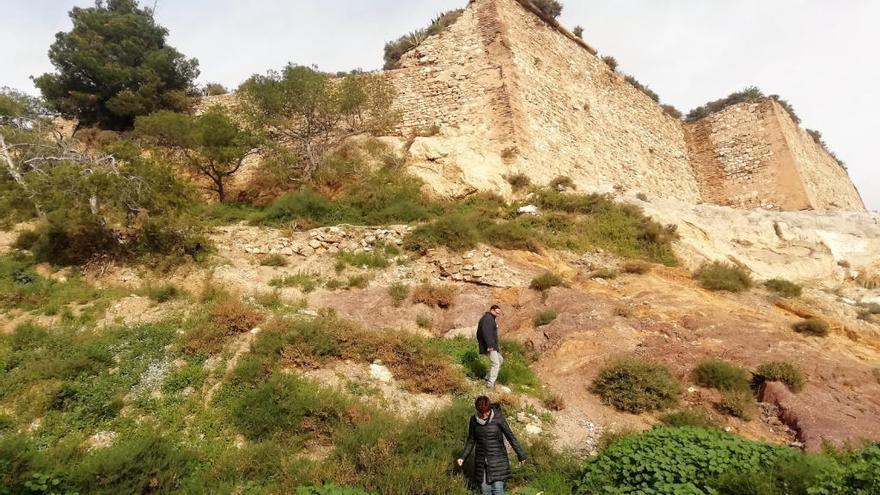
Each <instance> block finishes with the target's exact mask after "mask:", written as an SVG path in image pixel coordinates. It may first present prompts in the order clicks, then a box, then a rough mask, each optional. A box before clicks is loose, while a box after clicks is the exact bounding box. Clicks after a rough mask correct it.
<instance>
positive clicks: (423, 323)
mask: <svg viewBox="0 0 880 495" xmlns="http://www.w3.org/2000/svg"><path fill="white" fill-rule="evenodd" d="M433 324H434V321H433V320H432V319H431V317H430V316H428V315H426V314H423V313H420V314H418V315H416V325H418V327H419V328H431V325H433Z"/></svg>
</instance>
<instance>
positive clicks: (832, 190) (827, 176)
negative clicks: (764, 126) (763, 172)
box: [776, 105, 865, 211]
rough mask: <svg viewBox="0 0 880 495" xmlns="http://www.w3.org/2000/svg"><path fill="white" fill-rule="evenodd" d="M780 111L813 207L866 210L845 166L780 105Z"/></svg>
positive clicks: (799, 173) (781, 124)
mask: <svg viewBox="0 0 880 495" xmlns="http://www.w3.org/2000/svg"><path fill="white" fill-rule="evenodd" d="M776 106H777V107H779V106H778V105H776ZM777 114H779V118H778V122H779V126H780V131H781V133H782V135H783V136H784V137H785V142H786V144H787V145H788V151H789V153H790V157H791V159H792V160H793V161H794V165H795V167H796V169H797V172H798V175H799V176H800V179H801V181H802V183H803V187H804V188H805V189H806V193H807V202H808V203H809V205H810V207H811V208H813V209H815V210H819V211H826V210H849V211H864V210H865V203H864V202H863V201H862V197H861V195H859V191H858V190H857V189H856V187H855V185H854V184H853V183H852V180H851V179H850V178H849V174H848V173H847V171H846V169H845V168H844V167H843V166H842V165H841V164H839V163H837V160H835V159H834V157H832V156H831V155H830V154H829V153H828V152H827V151H826V150H825V149H824V148H823V147H822V146H820V145H819V144H817V143H816V141H815V140H813V138H812V136H810V135H809V134H808V133H807V131H805V130H803V129H801V128H800V127H798V126H797V124H795V123H794V121H792V120H791V118H790V117H789V115H788V113H787V112H785V111H783V110H782V108H781V107H779V108H778V109H777Z"/></svg>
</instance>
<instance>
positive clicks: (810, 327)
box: [792, 318, 831, 337]
mask: <svg viewBox="0 0 880 495" xmlns="http://www.w3.org/2000/svg"><path fill="white" fill-rule="evenodd" d="M792 328H793V329H794V331H795V332H797V333H802V334H804V335H809V336H811V337H825V336H827V335H828V334H829V333H830V332H831V327H830V326H829V325H828V323H827V322H825V321H823V320H820V319H817V318H811V319H808V320H802V321H799V322H797V323H795V324H794V325H792Z"/></svg>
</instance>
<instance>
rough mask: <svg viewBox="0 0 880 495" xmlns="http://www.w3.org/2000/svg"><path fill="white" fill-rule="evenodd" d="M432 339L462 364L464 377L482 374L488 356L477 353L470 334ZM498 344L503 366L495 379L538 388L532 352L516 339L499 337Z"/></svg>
mask: <svg viewBox="0 0 880 495" xmlns="http://www.w3.org/2000/svg"><path fill="white" fill-rule="evenodd" d="M432 343H433V344H434V345H435V346H436V347H437V348H438V349H440V350H441V351H442V352H443V353H445V354H447V355H448V356H450V357H451V358H452V360H453V361H454V362H456V363H459V364H461V365H462V366H464V368H465V370H466V371H467V375H468V377H470V378H472V379H475V380H479V379H482V378H483V377H485V376H486V372H487V371H488V370H489V358H488V357H487V356H483V355H480V354H479V353H478V351H477V349H476V345H475V343H474V341H473V339H472V338H471V339H468V338H464V337H457V338H454V339H437V340H435V341H432ZM500 347H501V353H502V354H503V355H504V366H502V367H501V371H500V373H499V374H498V383H500V384H502V385H507V386H510V387H512V388H514V389H524V390H529V391H532V392H536V391H538V390H539V389H540V387H541V382H540V380H538V377H537V376H536V375H535V372H534V371H533V370H532V368H531V364H532V362H533V361H534V359H535V356H534V355H532V354H530V353H529V352H528V350H527V349H526V348H525V346H523V345H522V344H520V343H518V342H514V341H509V340H506V339H502V340H501V343H500Z"/></svg>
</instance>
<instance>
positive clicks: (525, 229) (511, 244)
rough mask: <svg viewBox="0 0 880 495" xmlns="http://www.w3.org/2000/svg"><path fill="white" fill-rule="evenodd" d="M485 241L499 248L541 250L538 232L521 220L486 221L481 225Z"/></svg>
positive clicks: (481, 232) (534, 251)
mask: <svg viewBox="0 0 880 495" xmlns="http://www.w3.org/2000/svg"><path fill="white" fill-rule="evenodd" d="M480 235H481V237H482V239H483V242H485V243H486V244H489V245H491V246H494V247H497V248H499V249H511V250H520V251H531V252H533V253H537V252H540V251H541V242H540V240H539V239H538V238H537V236H536V232H535V231H534V230H532V229H531V228H529V226H528V225H525V224H523V223H522V222H519V221H516V220H514V221H502V222H486V223H484V224H481V225H480Z"/></svg>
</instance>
